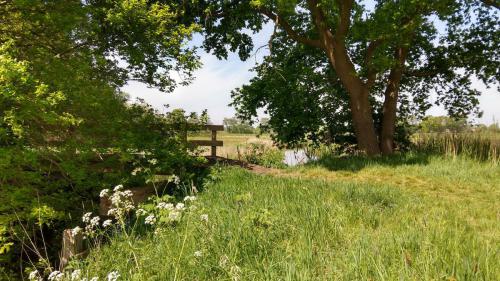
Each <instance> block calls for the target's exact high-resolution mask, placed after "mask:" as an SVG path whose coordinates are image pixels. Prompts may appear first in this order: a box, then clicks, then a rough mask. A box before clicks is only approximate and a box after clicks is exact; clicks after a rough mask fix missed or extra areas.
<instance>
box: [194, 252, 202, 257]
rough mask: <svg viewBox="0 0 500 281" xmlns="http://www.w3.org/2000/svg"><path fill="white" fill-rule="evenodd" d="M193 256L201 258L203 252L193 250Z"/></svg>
mask: <svg viewBox="0 0 500 281" xmlns="http://www.w3.org/2000/svg"><path fill="white" fill-rule="evenodd" d="M194 256H195V257H197V258H201V257H202V256H203V254H202V253H201V251H196V252H194Z"/></svg>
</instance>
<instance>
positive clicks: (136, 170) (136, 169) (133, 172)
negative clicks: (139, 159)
mask: <svg viewBox="0 0 500 281" xmlns="http://www.w3.org/2000/svg"><path fill="white" fill-rule="evenodd" d="M141 171H142V168H141V167H137V168H135V169H133V170H132V172H131V173H130V174H132V176H135V175H137V173H139V172H141Z"/></svg>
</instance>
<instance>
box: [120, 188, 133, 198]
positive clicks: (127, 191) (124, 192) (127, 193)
mask: <svg viewBox="0 0 500 281" xmlns="http://www.w3.org/2000/svg"><path fill="white" fill-rule="evenodd" d="M122 194H123V195H124V196H126V197H132V196H134V194H133V193H132V191H130V190H128V189H127V190H124V191H123V192H122Z"/></svg>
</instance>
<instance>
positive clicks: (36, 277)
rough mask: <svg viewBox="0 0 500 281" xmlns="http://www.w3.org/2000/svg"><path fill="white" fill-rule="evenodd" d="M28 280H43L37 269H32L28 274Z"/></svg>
mask: <svg viewBox="0 0 500 281" xmlns="http://www.w3.org/2000/svg"><path fill="white" fill-rule="evenodd" d="M28 280H30V281H43V279H42V277H40V273H38V270H34V271H32V272H30V274H29V275H28Z"/></svg>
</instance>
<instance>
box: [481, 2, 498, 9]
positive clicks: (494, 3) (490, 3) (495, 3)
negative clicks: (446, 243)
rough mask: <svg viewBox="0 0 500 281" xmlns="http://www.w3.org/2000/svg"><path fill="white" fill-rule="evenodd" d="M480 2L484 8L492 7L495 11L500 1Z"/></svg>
mask: <svg viewBox="0 0 500 281" xmlns="http://www.w3.org/2000/svg"><path fill="white" fill-rule="evenodd" d="M481 2H483V4H484V5H486V6H492V7H495V8H497V9H500V1H498V0H481Z"/></svg>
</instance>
